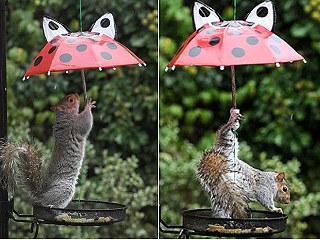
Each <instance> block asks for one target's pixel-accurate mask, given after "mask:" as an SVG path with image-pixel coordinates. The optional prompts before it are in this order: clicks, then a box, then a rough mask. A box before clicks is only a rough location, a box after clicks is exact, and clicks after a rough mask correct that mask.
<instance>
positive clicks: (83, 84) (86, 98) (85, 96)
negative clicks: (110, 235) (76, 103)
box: [81, 69, 88, 104]
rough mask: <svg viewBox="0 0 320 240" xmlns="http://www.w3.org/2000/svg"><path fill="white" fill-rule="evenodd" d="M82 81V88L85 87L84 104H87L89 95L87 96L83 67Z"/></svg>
mask: <svg viewBox="0 0 320 240" xmlns="http://www.w3.org/2000/svg"><path fill="white" fill-rule="evenodd" d="M81 81H82V88H83V99H84V104H86V103H87V100H88V96H87V86H86V77H85V75H84V69H81Z"/></svg>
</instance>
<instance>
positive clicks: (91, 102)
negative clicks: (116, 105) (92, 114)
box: [85, 98, 96, 109]
mask: <svg viewBox="0 0 320 240" xmlns="http://www.w3.org/2000/svg"><path fill="white" fill-rule="evenodd" d="M95 104H96V101H92V99H91V98H89V99H88V100H87V103H86V107H85V108H89V109H91V108H95V107H96V105H95Z"/></svg>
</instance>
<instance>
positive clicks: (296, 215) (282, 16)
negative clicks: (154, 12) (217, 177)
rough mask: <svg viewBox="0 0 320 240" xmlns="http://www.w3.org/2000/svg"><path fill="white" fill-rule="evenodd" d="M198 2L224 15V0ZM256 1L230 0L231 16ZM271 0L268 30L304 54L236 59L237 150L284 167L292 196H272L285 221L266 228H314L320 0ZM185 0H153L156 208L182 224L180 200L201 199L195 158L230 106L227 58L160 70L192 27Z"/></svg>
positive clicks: (306, 232) (186, 203) (319, 232)
mask: <svg viewBox="0 0 320 240" xmlns="http://www.w3.org/2000/svg"><path fill="white" fill-rule="evenodd" d="M203 2H204V3H206V4H208V5H209V6H211V7H212V8H214V9H215V10H216V11H217V12H218V13H219V14H220V15H221V16H222V18H223V19H224V20H231V19H233V1H231V0H230V1H213V0H203ZM261 2H262V1H260V0H251V1H248V0H238V1H237V19H244V18H245V16H246V15H247V13H249V12H250V11H251V10H252V9H253V8H254V7H255V6H256V5H257V4H259V3H261ZM273 2H274V4H275V7H276V12H277V21H276V25H275V29H274V32H275V33H276V34H277V35H279V36H280V37H281V38H283V39H284V40H285V41H287V42H288V43H289V44H290V45H291V46H292V47H293V48H294V49H295V50H296V51H297V52H299V53H300V54H301V55H303V56H304V57H305V59H306V60H307V61H308V63H307V64H304V63H302V62H295V63H292V64H290V63H288V64H282V65H281V66H280V67H279V68H277V67H275V65H273V64H272V65H254V66H253V65H252V66H237V67H236V82H237V106H238V108H240V110H241V113H242V114H243V115H244V116H245V120H244V122H243V124H242V126H241V128H240V129H239V130H238V133H239V136H238V138H239V141H240V159H243V160H244V161H246V162H247V163H249V164H251V165H252V166H254V167H256V168H260V169H262V170H272V171H285V173H286V178H287V181H288V182H289V184H290V188H291V196H292V201H291V203H290V204H289V205H281V206H280V205H278V206H279V207H281V208H283V210H284V213H285V214H287V215H288V220H287V230H286V231H285V232H283V233H281V234H276V235H274V237H275V238H319V237H320V229H319V224H320V218H319V216H320V212H319V209H320V193H319V190H320V185H319V171H320V166H319V160H320V138H319V133H320V132H319V129H318V128H319V124H320V112H319V100H320V88H319V87H320V80H319V74H320V69H319V62H320V55H319V53H320V31H319V24H320V1H319V0H281V1H280V0H274V1H273ZM192 4H193V1H192V0H175V1H170V0H160V15H159V18H160V42H159V44H160V58H159V60H160V61H159V64H160V98H159V99H160V100H159V101H160V120H159V122H160V154H159V158H160V204H161V212H160V214H161V218H162V219H163V220H165V222H167V223H168V224H170V225H178V224H182V215H181V211H182V210H184V209H194V208H210V206H211V205H210V202H209V198H208V197H207V196H206V194H205V193H204V192H203V191H202V190H201V188H200V184H199V183H198V181H197V180H196V176H195V171H196V166H197V164H198V161H199V159H200V156H201V153H202V152H203V151H204V150H205V149H207V148H209V147H210V146H211V145H212V144H213V143H214V141H215V138H216V131H217V129H218V128H219V126H221V125H222V124H224V123H225V122H226V121H227V120H228V118H229V109H230V108H231V76H230V75H231V74H230V68H226V69H225V70H224V71H220V70H219V68H214V67H177V68H176V70H175V71H170V70H169V72H168V73H165V71H164V69H165V66H166V65H167V63H168V62H169V61H170V60H171V58H172V57H173V56H174V54H175V52H176V51H177V49H178V48H179V46H180V45H181V44H182V43H183V41H184V40H185V39H186V38H187V37H188V36H189V35H190V34H191V33H192V32H193V31H194V29H193V23H192V13H191V8H192ZM252 207H253V208H255V209H257V208H262V207H261V206H260V205H252ZM160 236H161V237H162V238H172V237H176V236H175V235H170V234H165V235H164V234H161V235H160Z"/></svg>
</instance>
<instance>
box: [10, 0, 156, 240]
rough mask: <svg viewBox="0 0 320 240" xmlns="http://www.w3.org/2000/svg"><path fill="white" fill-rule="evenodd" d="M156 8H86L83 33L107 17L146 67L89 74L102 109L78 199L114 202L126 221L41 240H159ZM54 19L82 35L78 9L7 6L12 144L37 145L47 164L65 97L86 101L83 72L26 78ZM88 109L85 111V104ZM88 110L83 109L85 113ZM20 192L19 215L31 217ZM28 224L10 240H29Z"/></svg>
mask: <svg viewBox="0 0 320 240" xmlns="http://www.w3.org/2000/svg"><path fill="white" fill-rule="evenodd" d="M157 6H158V2H157V1H156V0H139V1H127V0H109V1H101V0H99V1H98V0H90V1H89V0H83V1H82V14H83V30H84V31H85V30H88V29H89V28H90V26H91V25H92V24H93V23H94V22H95V21H96V20H97V19H98V18H100V16H102V15H103V14H104V13H106V12H111V13H112V14H113V15H114V18H115V22H116V26H117V36H118V38H117V40H118V41H119V42H120V43H122V44H124V45H125V46H127V47H128V48H129V49H131V50H132V51H133V52H134V53H136V54H137V56H139V57H140V58H142V59H143V60H144V61H145V62H146V63H147V67H142V68H140V67H138V66H129V67H122V68H118V69H117V70H116V71H114V70H112V69H104V70H103V71H101V72H100V71H99V70H98V69H97V70H86V71H85V74H86V79H87V89H88V96H89V97H91V98H92V99H93V100H96V101H97V104H96V106H97V107H96V108H95V109H93V115H94V126H93V129H92V131H91V134H90V136H89V141H88V143H87V146H86V157H85V160H84V165H85V170H84V174H83V175H82V176H81V180H79V182H80V183H79V184H78V187H77V190H76V195H75V198H76V199H77V198H78V197H79V194H80V187H79V185H81V188H82V190H81V194H80V198H82V199H86V200H101V201H113V202H118V203H122V204H126V205H127V206H128V209H127V219H126V220H125V221H124V222H121V223H117V224H114V225H111V226H107V227H99V228H95V227H58V226H54V225H50V226H48V225H47V226H41V227H40V232H39V237H40V238H155V237H157V212H158V211H157V191H158V189H157V180H158V176H157V173H158V162H157V159H158V154H157V152H158V151H157V149H158V147H157V139H158V129H157V126H158V116H157V102H158V98H157V97H158V92H157V89H158V82H157V57H158V56H157V49H158V47H157V35H158V27H157V26H158V11H157ZM44 15H48V16H50V17H53V18H55V19H56V20H58V21H59V22H61V23H63V24H65V25H66V26H67V27H68V28H69V29H70V30H71V31H73V32H77V31H79V29H80V27H79V1H63V0H35V1H29V0H9V1H8V6H7V75H8V80H7V81H8V83H7V88H8V133H9V139H11V140H19V139H25V138H26V136H30V137H32V138H34V141H35V142H38V144H39V145H40V147H41V152H42V153H43V155H44V158H45V159H48V158H49V156H50V149H51V147H52V143H53V142H52V125H53V121H54V113H53V112H51V111H50V107H51V106H52V105H54V104H56V103H57V102H58V101H59V100H60V99H61V98H62V97H63V96H64V95H66V94H69V93H73V92H78V93H82V86H81V74H80V71H70V72H69V74H65V73H52V74H51V76H46V75H44V74H42V75H38V76H32V77H30V79H28V80H26V81H24V82H23V81H22V77H23V75H24V73H25V72H26V70H27V69H28V68H29V66H30V64H31V63H32V61H33V59H34V58H35V57H36V55H37V53H38V52H39V51H40V50H41V49H42V47H43V46H44V45H45V44H46V39H45V37H44V34H43V29H42V17H43V16H44ZM82 106H83V104H82ZM81 108H82V107H81ZM24 195H25V194H23V193H21V192H20V190H17V192H16V193H15V208H16V210H17V211H18V212H19V213H31V211H32V209H31V205H30V202H28V199H26V198H25V197H24ZM29 229H30V226H29V225H28V224H22V223H15V222H13V221H10V237H11V238H26V237H27V238H30V237H32V236H33V234H30V233H29Z"/></svg>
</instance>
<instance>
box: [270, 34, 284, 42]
mask: <svg viewBox="0 0 320 240" xmlns="http://www.w3.org/2000/svg"><path fill="white" fill-rule="evenodd" d="M271 39H272V40H273V41H275V42H276V43H281V42H282V40H281V38H280V37H278V36H277V35H275V34H273V35H272V36H271Z"/></svg>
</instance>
